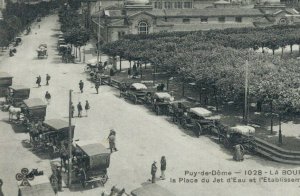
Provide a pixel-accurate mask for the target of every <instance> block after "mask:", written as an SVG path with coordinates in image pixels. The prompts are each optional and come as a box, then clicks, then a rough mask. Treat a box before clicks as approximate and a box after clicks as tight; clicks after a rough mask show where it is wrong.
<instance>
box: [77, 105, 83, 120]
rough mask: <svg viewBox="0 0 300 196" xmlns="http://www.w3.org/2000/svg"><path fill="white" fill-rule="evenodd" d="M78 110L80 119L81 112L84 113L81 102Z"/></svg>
mask: <svg viewBox="0 0 300 196" xmlns="http://www.w3.org/2000/svg"><path fill="white" fill-rule="evenodd" d="M77 110H78V117H81V112H82V105H81V102H79V103H78V105H77Z"/></svg>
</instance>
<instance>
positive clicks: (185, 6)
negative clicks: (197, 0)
mask: <svg viewBox="0 0 300 196" xmlns="http://www.w3.org/2000/svg"><path fill="white" fill-rule="evenodd" d="M183 5H184V8H192V7H193V6H192V5H193V4H192V2H190V1H187V2H184V4H183Z"/></svg>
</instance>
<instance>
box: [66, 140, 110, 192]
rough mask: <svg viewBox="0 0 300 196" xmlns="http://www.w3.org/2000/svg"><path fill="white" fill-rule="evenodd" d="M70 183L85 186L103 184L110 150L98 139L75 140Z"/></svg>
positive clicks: (105, 178) (106, 177) (106, 178)
mask: <svg viewBox="0 0 300 196" xmlns="http://www.w3.org/2000/svg"><path fill="white" fill-rule="evenodd" d="M73 149H74V150H73V164H72V165H73V168H74V169H73V170H72V184H78V183H81V185H82V186H83V187H84V188H85V187H87V186H90V187H91V188H94V187H97V186H98V185H104V184H105V183H106V182H107V180H108V176H107V168H109V164H110V151H109V150H108V149H107V148H106V147H105V146H103V145H102V144H101V143H100V142H98V141H90V140H87V141H76V142H75V146H74V148H73Z"/></svg>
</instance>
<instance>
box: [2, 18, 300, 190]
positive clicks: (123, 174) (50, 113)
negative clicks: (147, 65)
mask: <svg viewBox="0 0 300 196" xmlns="http://www.w3.org/2000/svg"><path fill="white" fill-rule="evenodd" d="M57 20H58V17H57V16H56V15H52V16H48V17H46V18H43V20H42V22H41V23H40V24H39V25H40V28H38V24H37V23H34V24H33V26H32V32H31V34H29V35H27V36H24V37H23V44H22V45H21V46H19V47H17V50H18V51H17V53H16V55H15V56H14V57H6V58H3V59H1V60H0V69H1V71H5V72H8V73H10V74H11V75H13V77H14V78H13V84H23V85H26V86H28V87H30V88H31V94H30V97H31V98H44V95H45V92H46V91H49V92H50V93H51V95H52V98H51V103H50V105H48V107H47V115H46V119H52V118H61V119H65V120H68V93H69V89H72V90H73V103H74V105H77V103H78V102H79V101H81V103H84V102H85V100H88V101H89V103H90V105H91V109H90V111H89V115H88V117H85V116H84V117H82V118H74V119H73V120H72V121H73V124H74V125H75V126H76V128H75V137H74V139H80V140H97V141H101V142H102V143H103V144H105V146H107V147H108V141H107V136H108V134H109V130H110V129H111V128H114V129H115V130H116V132H117V142H116V145H117V148H118V150H119V151H117V152H114V153H113V154H112V155H111V164H110V167H109V169H108V176H109V180H108V182H107V183H106V184H105V187H103V188H95V189H90V190H80V191H70V190H69V189H67V188H64V191H63V192H59V193H58V195H95V196H96V195H100V194H101V192H102V190H107V191H108V190H110V188H111V187H112V186H113V185H116V186H117V187H120V188H123V187H124V188H125V189H126V192H127V193H129V192H130V191H131V190H133V189H135V188H138V187H140V186H141V184H143V183H145V182H147V181H148V179H150V178H151V175H150V169H151V164H152V162H153V161H154V160H156V161H157V162H158V163H159V160H160V157H161V156H163V155H164V156H166V159H167V170H166V180H165V181H158V182H157V183H158V184H160V185H162V186H163V187H166V188H167V189H169V190H170V191H171V192H173V193H175V194H176V195H178V196H198V195H228V196H229V195H230V196H234V195H242V194H250V195H298V192H299V191H298V189H299V183H285V184H284V185H282V183H281V182H256V183H254V182H245V183H234V182H232V183H227V182H223V183H222V182H220V183H213V182H212V180H213V179H214V177H216V178H222V177H224V178H227V177H230V176H221V175H220V176H200V174H198V176H197V177H193V176H192V175H190V174H187V175H185V171H191V172H192V171H194V172H198V171H199V172H201V171H211V170H216V171H218V170H220V171H221V172H229V171H230V172H239V171H242V172H243V171H245V170H262V171H264V172H266V173H264V174H263V176H264V177H271V176H272V175H271V174H270V171H272V172H273V171H275V170H279V171H282V170H284V169H294V170H296V169H299V167H296V166H291V165H283V164H279V163H275V162H271V161H267V160H265V159H263V158H260V157H256V156H246V157H245V161H244V162H234V161H233V160H232V154H231V153H229V152H227V151H225V150H224V149H223V148H222V147H221V146H220V145H218V144H217V143H215V142H214V141H212V140H211V139H209V138H208V137H205V136H203V137H200V138H196V137H194V135H193V134H192V133H190V132H187V131H185V130H183V129H181V128H178V126H177V125H175V124H173V123H172V122H171V121H170V120H168V118H167V117H162V116H156V115H155V114H154V113H152V112H151V111H150V110H149V109H147V108H145V107H144V106H141V105H133V104H131V103H129V102H126V101H124V99H120V98H119V97H118V96H119V92H118V91H117V90H116V89H114V88H112V87H109V86H101V87H100V89H99V94H96V91H95V88H94V84H92V83H90V82H89V81H87V80H86V78H87V76H86V74H85V73H84V66H85V65H84V64H81V63H77V64H63V63H61V57H60V56H58V55H57V53H58V51H57V49H56V43H57V40H58V36H57V34H58V33H59V27H60V26H59V23H58V21H57ZM41 43H46V44H47V45H48V55H49V56H48V58H47V59H37V53H36V49H37V47H38V46H39V44H41ZM89 47H91V46H90V45H88V46H87V47H86V49H87V50H88V48H89ZM91 56H92V55H90V54H87V55H86V59H89V58H92V57H91ZM47 73H48V74H49V75H50V76H51V80H50V81H49V83H50V85H49V86H46V85H45V82H46V81H45V77H46V74H47ZM38 75H40V76H41V77H42V83H41V84H42V86H41V87H40V88H37V85H36V84H35V81H36V77H37V76H38ZM80 80H83V82H84V90H83V93H82V94H81V93H80V91H79V87H78V82H79V81H80ZM83 114H84V115H85V113H83ZM75 116H77V111H76V112H75ZM0 119H1V121H0V130H1V131H0V136H1V137H0V149H1V150H0V157H1V159H0V165H1V167H0V178H1V179H3V181H4V185H3V192H4V193H5V195H9V196H13V195H17V183H16V180H15V174H16V173H17V172H19V171H20V169H21V168H23V167H27V168H30V169H31V168H38V169H39V170H44V171H45V174H46V175H48V176H50V160H49V159H48V158H45V157H41V156H36V155H35V154H34V153H33V152H31V151H30V148H28V146H26V144H24V142H22V141H23V140H28V139H29V135H28V134H26V133H23V132H22V131H21V130H20V129H21V128H19V127H18V126H15V125H13V124H9V123H8V122H7V121H8V113H6V112H0ZM22 143H23V144H22ZM158 167H159V164H158ZM159 175H160V171H158V172H157V176H159ZM298 176H299V175H295V176H285V175H283V174H282V173H281V172H280V173H279V174H278V175H276V176H273V177H278V178H280V177H294V178H297V177H298ZM231 177H238V178H239V177H240V178H247V179H248V178H251V177H259V176H254V175H250V176H245V175H239V174H232V176H231ZM170 178H172V179H176V181H177V183H171V182H170ZM179 178H185V183H184V182H183V180H181V182H180V183H179ZM195 178H198V179H201V178H210V180H211V181H210V183H201V182H198V183H191V181H189V183H188V182H187V180H190V179H195ZM148 183H149V182H148ZM282 186H284V189H283V188H282ZM250 190H251V193H250Z"/></svg>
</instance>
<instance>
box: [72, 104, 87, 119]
mask: <svg viewBox="0 0 300 196" xmlns="http://www.w3.org/2000/svg"><path fill="white" fill-rule="evenodd" d="M84 109H85V113H86V117H87V116H88V111H89V109H90V103H89V101H88V100H86V101H85V106H84ZM82 110H83V107H82V105H81V102H80V101H79V102H78V104H77V111H78V117H79V118H81V117H82ZM74 112H75V107H74V105H73V102H72V103H71V118H74Z"/></svg>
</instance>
